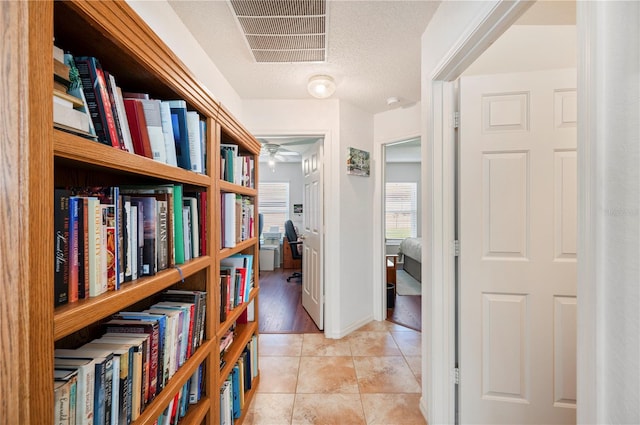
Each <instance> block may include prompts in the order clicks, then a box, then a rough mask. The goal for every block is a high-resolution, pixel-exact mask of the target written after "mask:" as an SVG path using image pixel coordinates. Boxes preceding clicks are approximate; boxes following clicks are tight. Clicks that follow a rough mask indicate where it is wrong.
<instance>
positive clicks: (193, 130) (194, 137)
mask: <svg viewBox="0 0 640 425" xmlns="http://www.w3.org/2000/svg"><path fill="white" fill-rule="evenodd" d="M187 133H188V136H189V158H190V159H191V171H195V172H196V173H202V172H203V168H202V149H201V143H200V117H199V116H198V113H197V112H195V111H188V112H187Z"/></svg>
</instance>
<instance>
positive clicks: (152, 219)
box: [131, 196, 158, 277]
mask: <svg viewBox="0 0 640 425" xmlns="http://www.w3.org/2000/svg"><path fill="white" fill-rule="evenodd" d="M131 201H132V202H133V201H136V202H139V205H140V204H141V205H142V220H143V225H142V227H141V228H142V230H143V251H142V274H141V275H140V274H139V276H138V277H140V276H153V275H155V274H156V272H157V270H158V257H157V252H158V244H157V229H156V220H157V216H158V213H157V206H156V204H157V201H156V199H155V198H154V197H151V196H132V197H131ZM138 216H140V207H138ZM138 225H140V221H139V220H138ZM138 231H140V228H139V229H138Z"/></svg>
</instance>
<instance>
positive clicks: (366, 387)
mask: <svg viewBox="0 0 640 425" xmlns="http://www.w3.org/2000/svg"><path fill="white" fill-rule="evenodd" d="M420 339H421V334H420V333H419V332H415V331H413V330H411V329H408V328H405V327H402V326H398V325H395V324H393V323H391V322H388V321H383V322H372V323H370V324H368V325H366V326H364V327H362V328H361V329H359V330H357V331H355V332H353V333H352V334H350V335H348V336H347V337H345V338H342V339H340V340H333V339H326V338H325V337H324V335H323V334H320V333H306V334H261V335H260V346H259V347H260V350H259V353H260V366H259V367H260V384H259V387H258V390H257V393H256V395H255V397H254V398H253V401H252V404H251V407H250V409H249V411H248V413H247V417H246V420H245V421H244V423H245V424H250V425H257V424H263V425H285V424H349V425H356V424H384V425H390V424H396V425H414V424H415V425H419V424H420V425H421V424H426V422H425V420H424V418H423V416H422V414H421V413H420V409H419V402H420V385H421V384H420V383H421V369H420V354H421V352H420Z"/></svg>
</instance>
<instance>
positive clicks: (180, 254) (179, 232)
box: [173, 184, 184, 264]
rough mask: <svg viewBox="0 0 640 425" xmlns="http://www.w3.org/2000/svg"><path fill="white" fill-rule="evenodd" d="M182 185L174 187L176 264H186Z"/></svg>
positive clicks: (174, 247) (174, 246)
mask: <svg viewBox="0 0 640 425" xmlns="http://www.w3.org/2000/svg"><path fill="white" fill-rule="evenodd" d="M182 196H183V195H182V185H178V184H177V185H174V186H173V228H174V232H175V233H174V236H175V237H174V240H173V249H174V251H175V263H176V264H183V263H184V233H183V227H182Z"/></svg>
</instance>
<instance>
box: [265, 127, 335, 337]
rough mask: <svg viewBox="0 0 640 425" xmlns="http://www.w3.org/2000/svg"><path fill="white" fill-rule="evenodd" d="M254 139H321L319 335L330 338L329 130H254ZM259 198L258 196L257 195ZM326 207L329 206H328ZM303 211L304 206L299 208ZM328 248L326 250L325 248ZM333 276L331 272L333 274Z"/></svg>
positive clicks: (332, 261)
mask: <svg viewBox="0 0 640 425" xmlns="http://www.w3.org/2000/svg"><path fill="white" fill-rule="evenodd" d="M254 134H255V135H256V136H255V137H256V138H260V137H277V136H308V137H319V138H320V137H321V138H322V148H323V156H322V161H321V163H320V167H322V179H323V188H324V189H323V193H322V196H323V210H322V234H323V236H322V237H323V239H324V240H323V252H322V259H321V267H322V275H323V282H322V290H323V292H324V307H323V308H324V314H323V325H324V326H323V330H322V332H323V333H324V334H325V335H332V334H334V333H335V326H336V325H337V323H338V320H337V317H338V315H337V313H336V312H335V309H336V307H335V305H336V303H335V302H332V300H333V299H334V295H333V294H334V293H336V289H335V288H332V287H330V286H329V285H327V282H330V281H335V276H332V277H331V279H332V280H329V278H328V275H329V272H330V271H331V270H337V266H336V265H337V264H338V261H339V256H338V255H336V254H330V253H332V252H337V250H336V249H333V248H331V247H330V246H331V245H335V244H337V239H335V238H332V237H331V236H332V235H335V233H333V232H330V231H329V230H328V228H329V229H331V228H332V227H336V226H333V223H334V222H335V218H334V216H332V214H331V211H333V210H336V208H335V205H331V198H327V197H325V196H324V194H325V193H326V192H327V191H329V190H332V189H328V187H329V184H332V185H333V184H335V183H334V182H331V181H330V182H328V181H327V180H328V174H331V172H332V170H331V169H330V168H331V161H327V157H328V155H333V154H334V152H333V151H336V149H332V148H331V147H332V140H331V130H317V131H313V130H300V131H291V130H286V131H285V130H283V131H273V130H269V131H254ZM300 168H301V169H302V162H301V163H300ZM258 196H260V194H258ZM328 204H329V205H328ZM303 208H304V206H303ZM303 211H304V210H303ZM328 246H329V248H328ZM334 274H335V273H334ZM300 305H301V306H302V300H300Z"/></svg>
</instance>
